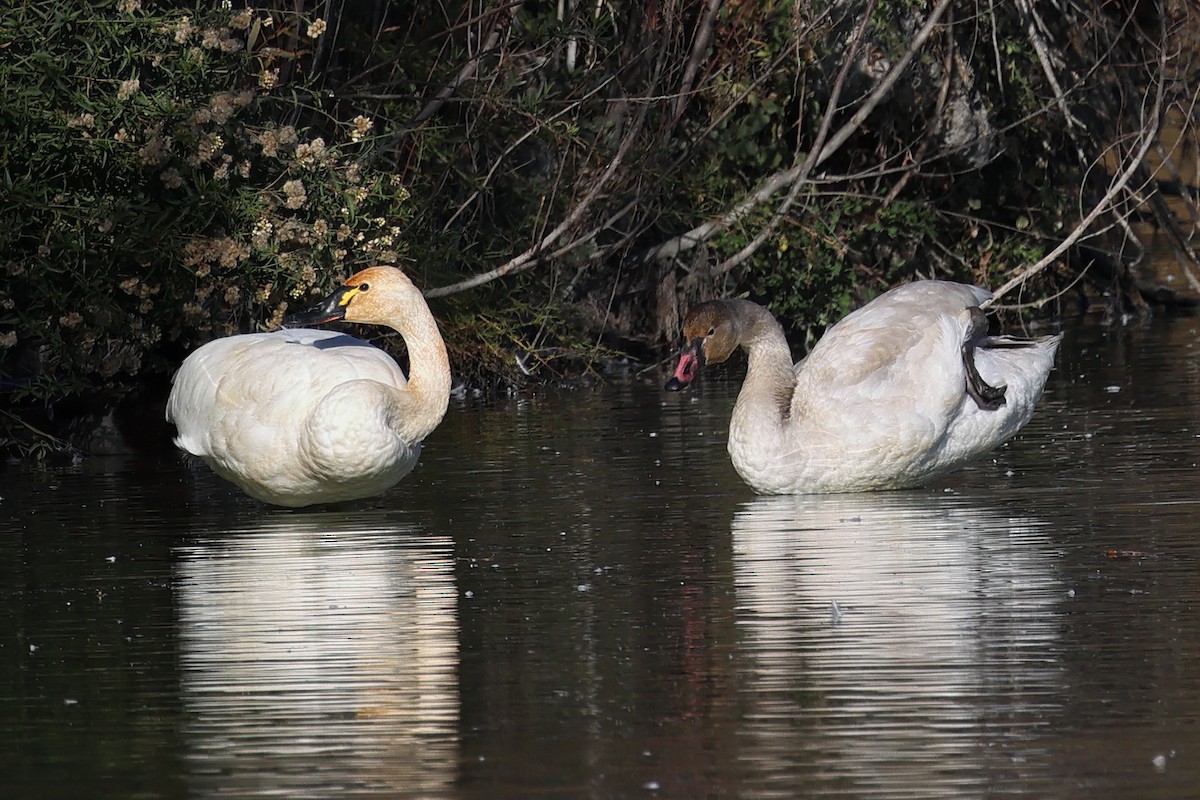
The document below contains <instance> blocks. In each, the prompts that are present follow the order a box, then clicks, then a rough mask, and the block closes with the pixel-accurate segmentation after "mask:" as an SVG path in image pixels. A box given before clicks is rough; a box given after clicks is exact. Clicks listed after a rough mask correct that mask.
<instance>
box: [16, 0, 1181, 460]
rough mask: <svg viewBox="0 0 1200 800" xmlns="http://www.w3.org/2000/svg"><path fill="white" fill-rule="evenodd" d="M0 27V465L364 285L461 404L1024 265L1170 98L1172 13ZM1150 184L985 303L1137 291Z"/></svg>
mask: <svg viewBox="0 0 1200 800" xmlns="http://www.w3.org/2000/svg"><path fill="white" fill-rule="evenodd" d="M10 5H11V8H10V10H8V11H6V12H5V14H4V15H3V16H2V17H0V53H2V54H3V58H2V59H0V87H2V88H0V93H2V94H0V142H3V145H2V146H0V179H2V180H3V191H2V193H0V214H2V215H3V223H2V224H0V275H3V276H4V283H3V288H0V347H2V348H3V349H0V380H2V381H3V384H2V391H3V394H4V398H5V401H6V405H7V406H8V408H10V409H11V410H10V411H7V412H5V413H6V414H7V419H9V421H10V424H9V433H8V436H9V438H10V440H13V441H17V442H19V443H21V444H22V446H29V443H30V441H31V439H30V437H29V436H28V435H27V434H28V430H29V429H28V424H29V421H30V420H42V421H45V420H46V419H48V418H49V417H51V416H53V411H54V410H55V409H56V408H58V409H61V408H64V405H63V404H64V401H65V400H67V399H69V398H71V397H73V396H79V395H82V394H87V395H92V394H94V393H96V392H102V393H103V394H104V396H105V397H107V398H109V400H110V401H114V402H115V401H116V400H117V399H119V398H121V397H124V396H125V395H127V394H128V392H129V391H130V389H131V388H132V387H145V386H147V385H153V386H159V387H161V386H162V385H164V384H165V381H166V378H167V377H168V376H169V374H170V372H171V371H172V370H173V368H174V366H175V365H176V364H177V363H178V361H179V360H180V359H181V358H182V356H183V355H184V354H185V353H186V352H187V351H188V350H189V349H191V348H192V347H194V346H195V345H196V344H198V343H200V342H202V341H205V340H207V339H208V338H212V337H213V336H217V335H226V334H229V333H233V332H237V331H246V330H252V329H256V328H259V327H264V326H265V327H270V326H271V325H273V324H276V323H277V322H278V320H279V319H280V318H281V316H282V314H283V313H284V312H285V311H286V309H287V308H288V307H289V306H293V307H294V306H296V305H298V304H303V303H304V302H305V301H306V299H307V298H308V297H309V295H310V294H312V293H314V292H316V291H319V290H322V289H325V288H327V287H328V286H329V285H330V284H332V283H334V282H336V281H337V280H339V279H340V278H342V277H344V276H345V275H347V274H349V273H350V272H351V271H353V270H355V269H357V268H360V267H362V266H366V265H368V264H370V263H376V262H388V263H396V264H398V265H399V266H401V267H402V268H404V269H405V270H406V271H408V272H409V273H410V274H411V275H412V276H413V277H414V280H416V282H417V283H418V285H421V286H423V287H426V289H427V290H428V293H429V295H430V297H431V304H432V306H433V308H434V312H435V314H436V315H437V316H438V318H439V320H440V321H441V323H442V326H443V329H444V332H445V335H446V338H447V340H448V342H449V344H450V348H451V353H452V361H453V366H454V369H455V371H456V373H457V374H458V375H459V376H460V377H461V378H463V379H464V380H466V381H468V382H472V383H476V384H479V385H489V386H494V385H498V384H506V385H514V384H528V383H530V382H537V381H546V380H550V381H554V380H560V379H566V378H573V377H576V376H579V375H581V374H586V373H588V372H589V371H591V370H594V369H596V368H597V367H599V366H602V365H603V364H605V363H609V362H611V361H612V360H613V359H614V358H615V357H619V356H622V355H631V356H633V357H634V358H637V359H642V360H647V359H654V358H657V357H659V356H661V355H662V354H663V353H664V352H665V351H666V350H667V349H669V347H670V345H672V344H673V343H674V340H675V337H676V336H677V330H678V325H679V320H680V318H681V316H682V314H683V313H684V312H685V311H686V308H687V306H688V305H689V304H690V303H692V302H695V301H697V300H700V299H707V298H709V297H714V296H721V295H729V294H739V293H740V294H743V295H746V296H750V297H752V298H754V299H757V300H760V301H763V302H765V303H767V304H768V305H769V306H770V307H771V308H772V310H773V311H775V312H776V313H777V314H779V315H780V316H781V317H782V318H783V319H785V320H786V321H787V323H788V325H789V326H790V327H791V329H792V330H793V331H794V332H795V333H796V334H797V339H796V340H797V343H798V345H799V346H800V347H802V346H803V341H804V340H805V339H809V338H811V337H813V336H816V335H819V333H820V331H821V330H823V329H824V327H825V326H827V325H828V324H829V323H831V322H832V321H834V320H836V319H837V318H838V317H839V316H841V315H842V314H844V313H845V312H846V311H847V310H848V309H850V308H852V307H854V306H856V305H858V304H859V303H861V302H862V301H863V300H865V299H867V298H869V297H870V296H872V295H874V294H876V293H878V292H879V291H881V290H882V289H884V288H886V287H888V286H890V285H894V284H895V283H898V282H902V281H905V280H909V279H912V278H915V277H944V278H953V279H961V280H968V281H972V282H976V283H980V284H983V285H988V286H993V287H995V286H998V285H1000V284H1002V283H1004V281H1005V280H1007V279H1009V278H1010V277H1011V276H1013V275H1014V274H1018V273H1020V272H1021V270H1023V269H1026V268H1027V267H1028V266H1029V265H1031V264H1033V263H1034V262H1036V261H1037V260H1038V259H1039V258H1040V257H1041V256H1042V255H1043V254H1044V253H1046V252H1047V251H1049V250H1051V249H1052V248H1053V247H1055V246H1056V245H1057V244H1058V243H1059V242H1060V241H1062V239H1063V238H1064V237H1065V236H1066V235H1067V233H1068V232H1069V231H1070V230H1071V229H1072V228H1073V227H1074V225H1075V224H1076V223H1077V222H1078V220H1079V219H1080V217H1082V216H1083V215H1084V214H1085V213H1087V211H1088V210H1089V209H1090V208H1092V207H1093V206H1095V205H1096V203H1098V202H1099V201H1101V200H1102V199H1104V198H1105V197H1106V195H1107V194H1108V193H1109V191H1110V189H1112V188H1113V184H1114V176H1117V175H1119V174H1121V173H1122V171H1123V170H1124V169H1125V167H1126V166H1127V165H1129V164H1134V165H1136V164H1137V163H1138V161H1139V158H1138V156H1139V146H1140V145H1141V143H1142V142H1143V141H1144V140H1145V137H1146V135H1147V134H1148V133H1153V132H1157V131H1158V130H1159V128H1160V127H1162V126H1163V125H1171V124H1172V123H1173V124H1174V125H1175V127H1184V128H1186V127H1187V126H1188V125H1189V124H1190V120H1191V117H1192V114H1191V102H1192V100H1193V99H1194V96H1195V93H1194V91H1193V90H1192V89H1191V85H1192V84H1191V74H1192V71H1193V70H1192V69H1191V66H1190V65H1191V58H1190V53H1191V52H1192V50H1193V49H1194V48H1192V47H1191V45H1190V39H1188V35H1189V32H1190V31H1192V30H1193V29H1194V27H1195V26H1194V25H1193V20H1192V17H1193V16H1194V15H1195V14H1196V13H1197V12H1196V9H1195V8H1194V7H1193V5H1192V4H1190V3H1187V2H1173V3H1172V2H1124V3H1071V2H1066V0H1054V2H1050V3H1030V2H1027V1H1026V0H1018V1H1017V2H1012V3H973V2H956V3H949V4H947V3H945V2H941V3H926V2H901V3H874V2H847V1H843V2H833V1H832V0H831V1H830V2H814V3H786V2H732V1H731V0H704V1H701V0H661V1H660V2H623V0H615V1H614V2H609V3H605V4H594V3H580V2H574V1H571V2H563V3H561V4H560V3H557V2H555V3H539V2H524V3H519V2H511V3H492V2H481V1H479V0H475V1H473V2H461V3H428V2H388V1H387V0H328V1H327V2H314V0H308V2H306V3H297V4H292V3H288V4H277V6H278V7H272V6H271V5H270V4H268V5H267V6H263V7H247V6H245V5H244V4H242V3H240V2H239V3H235V4H233V6H232V7H229V8H224V7H219V6H215V4H207V3H206V4H202V5H200V6H197V7H189V6H184V5H180V4H153V3H149V2H144V1H143V2H138V1H137V0H67V2H62V3H54V4H44V3H35V2H29V1H28V0H16V2H13V3H11V4H10ZM935 17H936V20H937V25H936V26H933V27H931V28H930V30H929V33H928V36H927V38H921V37H922V36H923V35H924V34H922V33H921V31H922V28H923V26H925V25H926V21H927V20H929V19H931V18H935ZM1167 54H1169V55H1170V57H1169V58H1167V57H1166V55H1167ZM906 59H911V60H910V61H909V60H906ZM897 65H903V69H899V67H898V66H897ZM892 70H897V74H898V75H899V79H898V80H896V81H895V83H894V85H892V86H891V88H890V89H888V90H887V91H880V90H879V89H878V87H879V86H880V85H881V83H883V82H885V81H886V80H888V76H889V73H890V72H891V71H892ZM134 82H136V83H134ZM859 112H862V113H861V114H859ZM856 114H859V116H856ZM843 132H844V133H845V134H846V135H845V136H841V134H842V133H843ZM839 137H840V138H839ZM1185 138H1186V137H1185ZM835 140H836V141H835ZM1143 154H1144V153H1143ZM1169 155H1170V154H1169V153H1165V152H1163V153H1159V154H1158V155H1157V156H1156V157H1155V158H1152V159H1151V160H1150V161H1148V162H1146V163H1145V164H1142V165H1141V166H1138V167H1137V169H1136V170H1135V173H1134V174H1133V175H1132V177H1131V179H1130V180H1129V181H1128V186H1127V187H1124V186H1123V187H1120V188H1121V191H1120V192H1119V193H1116V195H1117V196H1114V197H1109V198H1108V199H1109V200H1110V201H1111V202H1110V203H1108V204H1107V206H1106V211H1105V214H1104V215H1103V216H1102V217H1101V218H1099V219H1098V220H1096V221H1094V222H1093V223H1092V225H1091V226H1090V227H1089V228H1088V230H1087V234H1088V237H1087V238H1086V239H1085V240H1083V241H1082V244H1086V249H1080V247H1079V246H1078V245H1076V246H1075V247H1073V248H1071V249H1069V250H1066V251H1065V252H1064V253H1063V255H1062V257H1061V258H1060V259H1058V260H1056V261H1055V262H1054V263H1053V264H1052V265H1050V266H1049V268H1046V269H1039V270H1037V272H1036V274H1031V275H1030V276H1029V279H1028V280H1027V281H1025V282H1023V283H1022V284H1021V291H1020V294H1019V299H1020V301H1021V302H1020V303H1009V305H1010V306H1026V307H1027V308H1028V306H1030V305H1031V304H1032V306H1033V308H1034V311H1033V313H1034V314H1035V316H1037V315H1042V316H1044V315H1046V314H1050V313H1054V312H1056V311H1057V310H1060V309H1061V307H1062V305H1063V303H1064V302H1068V301H1070V302H1074V301H1075V300H1076V299H1077V298H1078V297H1080V296H1083V295H1084V294H1085V293H1086V294H1091V295H1093V296H1095V295H1098V294H1104V293H1107V294H1110V295H1111V296H1113V297H1115V298H1118V300H1117V301H1115V302H1117V303H1118V304H1119V305H1120V306H1121V307H1122V308H1125V307H1128V308H1135V309H1136V308H1137V307H1139V306H1140V305H1141V304H1142V303H1143V302H1144V298H1145V297H1146V296H1151V297H1155V298H1158V299H1162V297H1164V295H1162V294H1161V293H1157V292H1156V291H1151V290H1152V289H1153V287H1150V286H1149V285H1148V284H1147V283H1146V282H1145V281H1139V274H1138V271H1137V264H1138V261H1139V259H1140V256H1141V250H1140V244H1139V240H1138V238H1137V236H1136V231H1135V230H1134V228H1133V227H1132V226H1131V224H1130V223H1131V222H1137V221H1138V219H1139V215H1141V216H1142V217H1145V216H1149V217H1152V218H1153V220H1154V222H1155V223H1156V224H1158V225H1159V226H1170V225H1173V224H1176V222H1177V218H1178V209H1177V208H1170V207H1168V206H1167V204H1166V201H1165V200H1163V198H1164V197H1169V196H1171V195H1173V196H1174V198H1175V199H1178V198H1184V199H1185V200H1186V199H1187V198H1189V197H1190V196H1191V195H1190V194H1189V192H1188V187H1187V183H1188V180H1187V176H1181V175H1174V176H1170V175H1168V176H1167V177H1168V178H1173V180H1164V179H1163V169H1162V167H1161V165H1162V164H1165V163H1168V162H1169V161H1170V158H1169ZM1170 186H1173V187H1174V191H1173V192H1171V191H1170V190H1169V187H1170ZM1155 189H1158V190H1160V191H1159V192H1155V191H1154V190H1155ZM1148 198H1149V200H1148ZM1155 198H1157V204H1156V201H1155ZM1178 250H1179V251H1180V252H1181V253H1182V254H1184V255H1187V256H1190V255H1193V254H1191V253H1190V250H1189V249H1188V246H1187V243H1186V237H1183V238H1181V240H1180V242H1179V247H1178ZM1085 267H1087V269H1086V270H1085ZM1083 275H1086V280H1085V281H1083V282H1080V281H1079V279H1080V277H1081V276H1083ZM1085 289H1086V291H1085ZM1012 297H1013V298H1016V297H1018V296H1017V295H1015V294H1014V295H1013V296H1012ZM1174 297H1175V296H1174V295H1169V296H1168V299H1171V298H1174ZM1017 310H1019V309H1017ZM1009 313H1016V310H1014V311H1010V312H1009ZM368 335H372V336H376V337H378V336H379V333H378V332H368ZM395 338H396V337H390V338H386V337H384V338H380V339H379V341H380V343H381V344H384V345H385V346H388V347H394V346H395V345H396V343H394V342H393V340H394V339H395ZM399 355H401V357H402V353H400V354H399ZM39 415H40V416H39ZM41 424H42V423H41V422H38V425H41ZM36 441H43V442H44V441H46V440H45V439H39V440H36Z"/></svg>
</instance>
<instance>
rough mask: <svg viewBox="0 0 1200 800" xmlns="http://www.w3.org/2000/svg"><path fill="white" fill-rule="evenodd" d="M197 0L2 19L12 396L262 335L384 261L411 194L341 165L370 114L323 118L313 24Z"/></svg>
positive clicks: (2, 317) (34, 394)
mask: <svg viewBox="0 0 1200 800" xmlns="http://www.w3.org/2000/svg"><path fill="white" fill-rule="evenodd" d="M212 5H214V4H200V6H198V7H197V8H198V9H200V8H203V9H205V10H195V11H192V12H190V13H189V12H186V11H182V10H151V9H150V8H148V7H143V5H142V3H141V2H140V0H116V1H114V0H108V1H107V2H104V1H103V0H64V2H60V3H52V4H38V3H17V4H15V7H10V8H9V9H7V10H6V11H5V12H4V14H3V16H0V45H2V46H3V48H4V49H3V51H2V52H3V57H2V58H0V130H2V131H3V135H2V136H0V141H3V142H4V145H3V147H0V180H4V181H5V182H6V183H7V184H8V185H6V186H5V187H4V190H3V191H0V213H2V215H3V222H2V223H0V381H3V384H2V385H3V389H4V391H5V393H6V394H7V396H8V398H9V400H10V401H12V400H16V401H22V400H24V401H28V400H31V399H32V400H41V401H53V400H55V399H57V398H60V397H62V396H65V395H67V394H70V393H71V392H74V391H81V390H84V389H91V388H94V387H96V386H102V385H104V384H106V383H112V382H119V381H125V380H128V379H129V378H131V377H132V376H136V375H138V374H139V373H140V372H142V371H144V370H147V369H148V368H152V369H154V370H156V371H161V372H167V371H169V370H170V369H171V368H172V367H173V366H174V362H175V360H176V359H177V357H178V356H179V355H180V354H181V353H182V351H183V350H184V349H189V348H190V347H191V346H193V345H194V344H195V343H197V342H200V341H204V340H207V339H210V338H213V337H215V336H218V335H224V334H229V333H234V332H236V331H237V330H248V329H252V328H254V327H255V326H258V325H262V324H264V323H265V324H266V325H267V326H271V325H274V324H277V323H278V321H279V319H280V318H281V317H282V315H283V314H284V312H285V310H286V309H287V307H288V304H289V302H293V303H294V302H295V300H296V299H297V298H301V297H305V296H307V295H308V294H309V293H310V291H311V290H313V289H314V287H316V288H324V286H325V285H326V284H328V283H331V282H332V281H333V280H334V279H335V278H337V277H340V276H343V275H345V274H346V273H347V272H348V271H350V270H351V269H353V268H356V267H358V266H361V265H364V264H365V263H367V262H373V261H394V260H396V258H397V257H398V256H399V255H400V249H401V244H400V241H399V237H398V234H399V232H400V226H402V225H403V223H404V221H405V219H406V218H407V215H408V214H409V208H410V203H409V194H408V191H407V189H406V188H405V186H403V185H401V183H400V182H399V180H398V179H397V178H396V177H395V176H393V175H390V174H385V173H380V172H375V171H372V170H370V169H368V168H366V167H362V166H360V165H359V164H358V163H357V162H356V158H357V157H358V155H359V152H360V150H361V149H362V148H363V147H365V146H367V145H368V144H369V142H370V137H371V134H372V129H373V122H372V120H371V119H369V118H366V117H364V116H362V115H359V116H358V117H356V118H354V119H352V120H348V121H342V120H339V119H338V118H337V117H336V115H335V114H334V113H332V112H330V111H329V110H328V109H325V108H323V107H322V103H321V98H320V95H319V93H315V92H311V91H307V90H306V89H305V80H306V73H305V69H306V64H307V63H308V60H309V59H310V58H311V55H312V52H311V51H312V50H313V47H314V45H315V43H316V41H317V39H318V37H320V36H321V35H322V34H323V33H324V23H323V22H321V21H320V20H316V21H310V20H306V19H303V18H300V17H297V16H295V15H287V14H283V13H280V12H277V11H258V10H253V9H233V8H225V9H219V10H216V11H213V10H211V6H212ZM284 119H286V120H289V121H291V123H292V124H280V123H279V122H278V120H284ZM301 121H302V122H301ZM176 343H177V344H176ZM156 359H157V360H162V363H152V362H154V361H155V360H156Z"/></svg>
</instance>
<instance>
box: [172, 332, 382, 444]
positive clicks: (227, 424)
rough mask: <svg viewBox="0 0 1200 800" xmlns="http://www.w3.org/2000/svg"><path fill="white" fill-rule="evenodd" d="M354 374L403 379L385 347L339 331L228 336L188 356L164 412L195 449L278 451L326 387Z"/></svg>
mask: <svg viewBox="0 0 1200 800" xmlns="http://www.w3.org/2000/svg"><path fill="white" fill-rule="evenodd" d="M357 379H370V380H374V381H378V382H380V383H383V384H386V385H389V386H394V387H397V388H402V387H403V386H404V385H405V378H404V373H403V372H402V371H401V370H400V367H399V366H398V365H397V364H396V362H395V361H393V360H392V358H391V357H390V356H388V354H387V353H385V352H383V351H382V350H379V349H378V348H376V347H374V346H372V345H370V344H368V343H367V342H364V341H361V340H359V339H355V338H354V337H352V336H347V335H345V334H341V333H337V332H336V331H322V330H308V329H299V330H285V331H276V332H272V333H260V334H247V335H245V336H230V337H227V338H224V339H217V340H214V341H212V342H209V343H208V344H206V345H204V346H203V347H201V348H199V349H198V350H196V351H195V352H194V353H192V354H191V355H190V356H188V358H187V359H186V360H185V361H184V362H183V365H182V366H181V367H180V368H179V371H178V372H177V373H176V375H175V379H174V385H173V387H172V391H171V397H170V400H169V401H168V404H167V419H168V420H170V421H171V422H173V423H174V424H175V426H176V429H177V430H178V436H177V437H176V443H177V444H178V445H179V446H180V447H181V448H183V449H184V450H186V451H188V452H189V453H192V454H193V455H199V456H206V455H212V454H213V453H214V452H215V450H227V449H228V447H229V443H230V442H238V443H239V445H238V447H239V448H240V449H244V450H246V451H247V452H256V451H257V452H260V453H262V452H266V453H270V452H276V451H278V450H279V449H280V447H281V444H282V443H283V442H286V441H287V440H290V439H294V438H295V436H294V433H289V431H294V430H295V428H296V427H297V426H298V425H301V424H302V423H303V421H304V420H305V419H307V417H308V415H309V414H310V413H311V411H312V409H313V408H314V407H315V406H316V405H317V403H319V402H320V401H321V399H322V398H323V397H324V396H325V395H326V394H328V392H329V391H331V390H332V389H333V388H334V387H335V386H337V385H339V384H342V383H345V382H346V381H350V380H357ZM242 443H244V445H243V444H242Z"/></svg>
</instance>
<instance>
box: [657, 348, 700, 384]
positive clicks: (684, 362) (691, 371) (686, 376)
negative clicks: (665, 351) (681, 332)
mask: <svg viewBox="0 0 1200 800" xmlns="http://www.w3.org/2000/svg"><path fill="white" fill-rule="evenodd" d="M702 343H703V340H701V339H696V340H695V341H693V342H692V343H691V344H690V345H689V346H688V347H685V348H684V349H683V351H682V352H681V353H680V354H679V363H678V364H677V365H676V366H675V374H674V375H672V376H671V379H670V380H668V381H667V383H666V386H664V387H663V388H664V389H666V390H667V391H668V392H678V391H680V390H682V389H686V388H687V386H688V384H690V383H691V382H692V381H693V380H695V378H696V374H697V373H698V372H699V371H700V368H701V367H703V366H704V351H703V350H701V349H700V348H701V345H702Z"/></svg>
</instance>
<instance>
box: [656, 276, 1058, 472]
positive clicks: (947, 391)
mask: <svg viewBox="0 0 1200 800" xmlns="http://www.w3.org/2000/svg"><path fill="white" fill-rule="evenodd" d="M989 297H991V294H990V293H989V292H988V291H987V290H986V289H980V288H978V287H975V286H966V285H963V284H958V283H948V282H945V281H917V282H915V283H910V284H908V285H906V286H900V287H898V288H895V289H892V290H891V291H889V292H886V293H884V294H882V295H880V296H879V297H877V298H876V299H875V300H873V301H871V302H870V303H868V304H867V305H865V306H863V307H862V308H860V309H858V310H857V311H855V312H853V313H851V314H849V315H848V316H847V317H846V318H845V319H843V320H842V321H841V322H839V323H837V324H836V325H834V326H833V327H832V328H830V329H829V331H828V332H826V334H825V336H823V337H822V338H821V340H820V341H819V342H818V343H817V345H816V346H815V347H814V348H813V349H812V352H810V353H809V354H808V356H807V357H806V358H805V359H803V360H802V361H801V362H799V363H798V364H795V365H793V363H792V356H791V352H790V351H789V349H788V343H787V339H786V338H784V335H783V329H782V328H781V327H780V325H779V323H778V322H776V321H775V319H774V317H772V316H771V314H770V313H769V312H768V311H767V310H766V309H765V308H763V307H762V306H759V305H756V304H755V303H751V302H749V301H747V300H714V301H711V302H707V303H702V304H700V305H698V306H696V307H694V308H692V309H691V310H690V311H689V312H688V315H687V318H686V319H685V320H684V325H683V335H684V339H685V346H684V349H683V351H682V352H681V353H680V356H679V363H678V366H677V367H676V370H675V375H674V377H672V378H671V379H670V381H668V383H667V386H666V388H667V389H670V390H678V389H682V388H683V387H685V386H686V385H687V384H688V383H690V382H691V380H692V379H693V378H694V377H695V376H696V373H697V371H698V370H699V368H700V367H702V366H703V365H704V364H706V363H709V364H715V363H719V362H721V361H724V360H725V359H726V358H728V357H729V355H730V354H731V353H732V352H733V351H734V350H736V349H737V348H738V346H739V345H740V346H741V347H743V348H745V350H746V352H747V354H748V355H749V365H748V367H747V371H746V378H745V382H744V383H743V385H742V390H741V393H740V394H739V395H738V399H737V403H736V405H735V406H734V409H733V418H732V419H731V420H730V424H729V443H728V449H729V455H730V457H731V459H732V460H733V465H734V468H735V469H737V471H738V474H740V475H741V476H742V479H743V480H745V481H746V483H748V484H749V485H750V487H751V488H753V489H754V490H755V491H757V492H759V493H762V494H807V493H823V492H856V491H869V490H873V489H900V488H904V487H909V486H915V485H918V484H920V483H922V482H924V481H925V480H927V479H929V478H931V477H933V476H936V475H940V474H942V473H945V472H949V471H950V470H953V469H956V468H958V467H960V466H962V464H964V463H965V462H967V461H969V460H970V459H972V458H975V457H976V456H978V455H980V454H982V453H985V452H987V451H988V450H991V449H992V448H993V447H995V446H997V445H999V444H1000V443H1001V442H1003V441H1005V440H1006V439H1008V438H1009V437H1011V436H1012V435H1013V434H1015V433H1016V432H1017V431H1018V430H1020V429H1021V427H1022V426H1024V425H1025V423H1026V422H1028V421H1029V418H1030V417H1031V416H1032V415H1033V409H1034V406H1035V405H1036V403H1037V401H1038V398H1039V397H1041V394H1042V388H1043V387H1044V386H1045V384H1046V377H1047V376H1048V375H1049V373H1050V369H1051V367H1052V366H1053V363H1054V353H1055V351H1056V350H1057V349H1058V343H1059V341H1060V340H1061V338H1062V337H1061V335H1058V336H1047V337H1043V338H1040V339H1030V340H1026V339H1016V338H1012V337H1007V336H1001V337H988V336H987V319H986V317H985V316H984V313H983V311H982V310H980V308H979V304H980V303H982V302H983V301H984V300H986V299H987V298H989Z"/></svg>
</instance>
